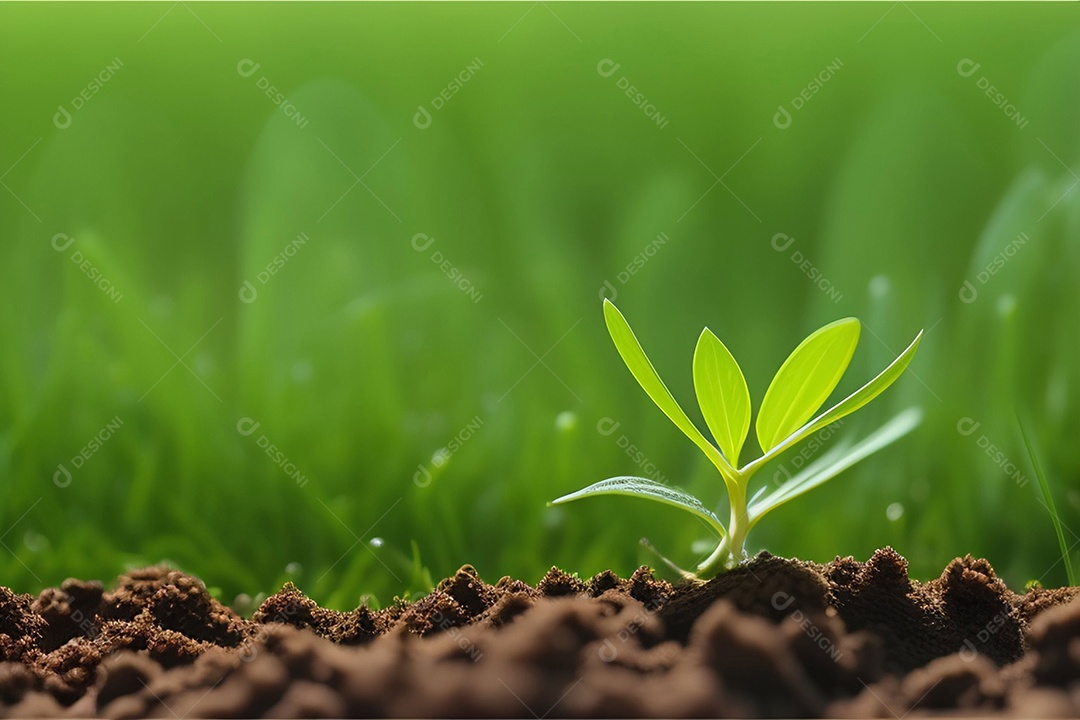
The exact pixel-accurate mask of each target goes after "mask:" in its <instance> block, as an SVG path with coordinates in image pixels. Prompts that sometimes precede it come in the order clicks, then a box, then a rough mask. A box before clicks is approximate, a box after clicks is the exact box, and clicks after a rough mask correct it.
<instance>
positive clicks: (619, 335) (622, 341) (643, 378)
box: [604, 298, 735, 482]
mask: <svg viewBox="0 0 1080 720" xmlns="http://www.w3.org/2000/svg"><path fill="white" fill-rule="evenodd" d="M604 321H605V322H606V323H607V328H608V333H609V334H610V335H611V339H612V341H613V342H614V343H615V348H616V349H617V350H618V351H619V355H620V356H622V359H623V362H624V363H626V367H627V368H629V370H630V373H631V374H632V375H633V376H634V379H635V380H637V381H638V384H639V385H641V388H642V389H643V390H644V391H645V392H646V393H647V394H648V396H649V397H650V398H652V401H653V402H654V403H656V406H657V407H658V408H660V409H661V410H663V411H664V414H665V415H667V416H668V417H669V418H670V419H671V421H672V422H673V423H675V425H676V426H677V427H678V428H679V429H680V430H682V431H683V433H684V434H685V435H686V436H687V437H688V438H690V439H691V440H692V441H693V442H694V444H695V445H697V446H698V447H699V448H701V451H702V452H703V453H705V455H706V456H708V458H709V460H711V461H712V463H713V464H714V465H715V466H716V468H717V469H718V470H719V471H720V474H721V475H723V476H724V480H725V481H726V482H731V481H732V480H733V479H734V478H735V468H733V467H732V466H731V465H730V464H729V463H728V461H727V460H726V459H725V458H724V457H723V456H722V455H721V454H720V453H719V451H717V449H716V447H715V446H713V445H712V443H710V442H709V441H708V440H707V439H705V436H704V435H702V434H701V431H700V430H698V429H697V427H695V426H694V423H693V422H691V421H690V418H688V417H687V416H686V413H685V412H683V409H682V408H681V407H679V403H677V402H676V401H675V398H674V397H673V396H672V394H671V391H670V390H668V389H667V386H666V385H665V384H664V381H663V380H661V379H660V375H659V374H658V373H657V372H656V368H654V367H653V364H652V362H650V361H649V358H648V357H647V356H646V355H645V351H644V350H643V349H642V347H641V343H639V342H638V339H637V337H636V336H635V335H634V331H633V330H631V329H630V325H629V323H627V322H626V318H624V317H623V315H622V313H621V312H619V309H618V308H617V307H615V305H614V303H612V302H611V301H610V300H608V299H607V298H605V299H604Z"/></svg>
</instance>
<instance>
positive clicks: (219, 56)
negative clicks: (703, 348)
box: [0, 3, 1080, 608]
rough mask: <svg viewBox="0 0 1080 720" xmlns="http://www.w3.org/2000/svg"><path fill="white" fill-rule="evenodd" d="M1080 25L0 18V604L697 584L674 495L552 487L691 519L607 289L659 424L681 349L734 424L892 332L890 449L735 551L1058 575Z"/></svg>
mask: <svg viewBox="0 0 1080 720" xmlns="http://www.w3.org/2000/svg"><path fill="white" fill-rule="evenodd" d="M1078 28H1080V10H1078V9H1077V8H1076V6H1075V5H1072V4H1061V5H1058V4H1041V5H1030V6H1022V7H1021V6H1016V5H996V4H993V5H981V6H969V5H965V6H964V7H962V8H961V7H959V6H954V5H937V4H921V3H918V4H912V5H891V4H888V3H885V4H876V3H875V4H858V5H857V4H838V5H803V4H794V5H792V4H750V5H743V4H677V5H662V6H661V5H656V4H632V5H625V6H613V5H610V4H601V5H593V4H575V5H569V4H560V3H548V4H537V5H532V4H529V3H524V4H501V3H484V4H475V5H449V4H434V5H427V4H406V5H381V4H345V3H340V4H338V3H331V4H318V5H306V6H300V5H295V4H288V3H272V4H268V5H263V6H260V5H255V4H228V5H216V4H204V3H193V4H176V5H172V4H168V3H162V4H158V3H155V4H122V5H108V4H88V5H83V4H77V5H67V4H62V3H50V4H47V5H32V4H0V90H2V103H3V110H4V111H3V112H2V113H0V173H3V174H2V175H0V183H2V184H3V191H2V192H0V243H2V248H3V254H2V258H3V259H2V261H0V294H2V299H3V304H4V306H5V310H4V311H3V313H2V314H0V338H2V344H0V533H2V535H0V542H2V545H3V546H2V547H0V580H2V582H3V584H5V585H9V586H11V587H13V588H15V589H17V590H19V591H23V592H32V591H36V590H37V589H39V588H40V587H42V586H44V585H49V584H55V583H58V582H60V581H61V580H63V579H64V578H65V577H69V576H79V577H98V578H111V577H113V576H114V575H115V574H117V573H118V572H121V571H122V570H123V569H124V568H126V567H129V566H132V565H138V564H146V563H153V562H158V561H170V562H173V563H175V564H177V565H178V566H180V567H182V568H183V569H185V570H188V571H190V572H193V573H195V574H198V575H199V576H200V577H202V578H203V579H204V580H205V581H206V582H207V584H208V585H210V586H212V587H214V588H218V589H219V590H220V591H221V593H222V596H223V597H225V598H226V599H230V598H231V597H233V596H234V595H236V594H237V593H240V592H246V593H250V594H255V593H258V592H272V591H274V590H276V589H277V588H278V587H279V586H280V584H281V583H282V582H284V581H285V580H294V581H296V582H297V583H298V584H299V585H300V586H301V587H302V588H303V589H304V590H305V591H307V592H308V593H309V594H310V595H311V596H313V597H315V598H316V599H318V600H319V601H320V602H323V603H326V604H330V605H333V606H337V607H342V608H346V607H354V606H355V605H356V603H357V601H358V598H359V597H360V596H362V595H368V596H371V597H374V598H377V600H378V601H380V602H382V603H385V602H387V601H389V600H390V599H391V598H392V597H393V596H394V595H403V594H405V593H408V592H413V591H420V590H425V589H427V587H428V585H429V584H430V581H431V580H432V579H436V580H437V579H438V578H440V577H442V576H445V575H447V574H449V573H452V572H453V571H454V570H455V569H457V567H458V566H460V565H462V564H464V563H471V564H473V565H474V566H476V568H477V569H478V570H479V571H480V572H481V574H482V575H483V576H484V577H485V578H488V579H490V580H494V579H497V578H498V577H499V576H501V575H504V574H509V575H515V576H518V577H521V578H523V579H525V580H528V581H535V580H537V579H539V577H540V576H541V575H542V574H543V573H544V571H545V570H546V569H547V568H548V567H550V566H551V565H553V564H558V565H560V566H562V567H565V568H567V569H569V570H574V571H578V572H580V573H582V574H591V573H594V572H597V571H599V570H602V569H604V568H607V567H612V568H614V569H615V570H617V571H619V572H624V573H625V572H628V571H630V570H631V569H632V568H634V567H636V565H637V564H639V563H642V562H652V561H653V558H651V557H649V556H647V555H645V554H643V551H642V550H641V549H640V547H639V546H638V543H637V541H638V539H639V538H640V537H642V536H648V537H649V538H650V539H651V540H652V542H653V543H654V544H655V545H656V546H657V547H658V548H660V549H661V550H662V551H663V552H664V553H665V554H667V555H669V556H670V557H672V559H674V560H676V561H678V562H680V564H682V565H684V566H688V565H692V564H693V563H694V562H695V561H696V560H698V559H700V557H699V554H700V553H699V552H698V551H697V550H700V547H699V548H698V549H697V550H696V549H695V548H694V544H695V542H696V541H699V540H702V539H704V538H703V536H702V529H701V527H700V526H699V525H698V523H696V522H694V521H693V520H692V519H689V518H688V517H687V516H684V514H683V513H680V512H679V511H677V510H674V509H666V508H662V507H654V506H652V505H651V504H649V503H643V502H640V501H636V500H633V499H610V500H609V499H604V500H599V499H598V500H593V501H584V502H581V503H575V504H573V505H569V506H565V507H559V508H548V507H546V506H545V502H546V501H547V500H550V499H552V498H554V497H556V496H558V495H561V494H564V493H566V492H569V491H571V490H574V489H577V488H578V487H581V486H583V485H585V484H588V483H590V482H593V481H596V480H600V479H602V478H605V477H608V476H612V475H621V474H645V473H647V472H648V473H653V474H654V475H656V476H658V477H661V478H663V479H665V480H666V481H667V482H669V483H671V484H673V485H678V486H680V487H683V488H685V489H687V490H689V491H692V492H694V493H695V494H696V495H698V496H699V497H702V498H705V499H707V500H709V501H710V502H712V501H717V502H719V501H720V500H721V498H722V495H723V490H722V486H721V484H720V481H719V478H718V477H717V476H715V474H714V471H712V470H711V469H710V467H709V466H708V464H707V462H706V461H705V459H704V458H703V457H701V455H700V453H699V452H698V451H697V450H696V449H695V448H694V447H693V446H692V445H691V444H690V443H689V442H687V441H686V439H685V438H684V437H682V436H681V434H680V433H679V432H678V431H677V430H676V429H675V427H674V426H672V425H671V424H670V423H669V422H668V420H667V419H666V418H664V417H663V415H662V414H661V413H660V412H659V411H658V410H657V409H656V408H655V407H654V406H653V405H652V404H651V402H650V401H649V399H648V398H647V397H646V396H645V395H644V393H642V392H641V391H640V390H639V389H638V388H637V386H636V384H635V383H634V381H633V379H632V378H631V377H630V374H629V372H627V371H626V369H625V367H623V365H622V363H621V362H620V360H619V358H618V356H617V354H616V352H615V349H614V348H613V347H612V345H611V342H610V340H609V338H608V337H607V334H606V331H605V329H604V323H603V316H602V313H601V297H604V296H607V297H612V296H615V295H617V301H618V304H619V306H620V308H621V309H622V310H623V312H624V313H626V315H627V317H628V319H629V320H630V322H631V324H632V325H633V327H634V328H635V330H636V331H637V332H638V334H639V336H640V337H641V340H642V342H643V344H644V345H645V347H646V349H647V350H648V351H649V353H650V355H651V357H652V359H653V361H654V362H655V363H656V365H657V367H658V369H659V370H660V373H661V375H662V376H663V377H664V378H665V379H667V381H668V383H669V386H670V387H671V389H672V391H673V392H674V394H675V395H676V397H679V398H682V399H683V400H684V407H688V408H689V407H692V406H693V401H692V398H693V387H692V381H691V373H690V358H691V354H692V351H693V346H694V341H695V340H696V338H697V334H698V332H699V331H700V330H701V328H702V327H703V326H705V325H708V326H709V327H710V328H711V329H712V330H713V331H714V332H716V334H717V335H718V336H719V337H720V338H721V339H723V340H724V342H725V343H726V344H727V345H728V347H730V348H731V349H732V351H733V352H734V353H735V355H736V357H738V358H739V360H740V362H741V363H742V365H743V368H744V371H745V373H746V376H747V381H748V383H749V386H750V389H751V393H752V395H753V396H754V397H755V398H756V399H758V400H760V398H761V396H762V395H763V394H764V391H765V387H766V385H767V383H768V381H769V378H771V377H772V374H773V373H774V372H775V370H776V369H777V367H778V366H779V364H780V363H781V362H782V360H783V359H784V357H786V355H787V353H789V352H790V351H791V349H792V348H794V346H795V345H796V344H797V343H798V342H799V340H801V339H802V338H803V337H804V336H805V335H806V334H807V333H808V332H810V331H811V330H813V329H814V328H816V327H818V326H820V325H822V324H824V323H825V322H828V321H830V320H833V319H836V318H839V317H843V316H848V315H854V316H857V317H859V318H861V319H862V320H863V321H864V323H865V329H864V332H863V339H862V342H861V345H860V347H859V349H858V351H857V353H856V355H855V359H854V361H853V363H852V367H851V369H850V370H849V376H848V377H846V378H845V380H844V381H843V382H842V384H841V386H840V391H845V390H848V391H850V390H851V389H853V388H854V387H857V386H858V385H859V384H861V383H862V382H864V381H866V380H867V379H869V378H870V377H871V376H872V375H873V374H875V373H876V372H877V371H878V370H879V369H880V368H882V367H884V366H885V364H887V363H888V362H889V361H890V360H891V359H892V357H894V356H895V354H896V353H897V352H899V350H901V349H902V348H903V346H904V345H905V344H906V343H907V342H908V341H909V340H910V339H911V338H912V337H913V336H914V335H915V333H916V332H917V331H918V330H919V329H920V328H925V329H926V336H925V339H924V341H923V345H922V348H921V349H920V352H919V355H918V357H917V358H916V360H915V363H914V365H913V366H912V368H911V371H910V372H909V373H908V375H907V376H905V377H904V378H902V379H901V381H900V382H899V383H898V384H897V385H896V386H895V387H894V388H892V389H890V390H889V391H888V393H887V394H886V395H884V396H883V397H882V399H881V400H880V401H878V403H877V404H878V405H880V407H877V408H875V407H870V408H867V409H865V410H863V411H861V412H860V413H858V414H856V415H854V416H852V417H851V418H850V419H849V420H848V421H847V422H845V424H844V427H843V428H842V432H843V433H847V432H852V433H861V434H866V433H867V432H868V431H869V430H870V429H872V427H873V426H874V425H875V424H876V423H880V422H882V421H884V420H885V419H886V418H888V417H889V416H890V415H891V414H892V413H895V412H896V411H899V410H901V409H903V408H906V407H909V406H912V405H918V406H921V407H922V408H923V409H924V410H925V413H926V418H925V420H924V421H923V424H922V425H921V426H920V427H919V428H918V429H916V430H915V431H914V432H913V433H912V434H911V435H910V436H908V437H906V438H904V439H903V440H901V441H900V442H899V443H897V444H896V445H894V446H892V447H890V448H888V449H887V450H886V451H884V452H882V453H881V454H879V455H877V456H874V457H873V458H871V459H869V460H867V461H865V462H864V463H862V464H861V465H859V466H857V467H855V468H853V469H851V470H849V471H848V472H846V473H845V474H844V475H842V476H841V477H839V478H837V479H836V480H834V481H832V482H831V483H829V484H828V485H827V486H825V487H824V488H821V489H819V490H816V491H815V492H813V493H811V494H809V495H808V496H806V497H805V498H804V499H802V500H799V501H796V502H793V503H792V504H790V505H788V506H785V507H784V508H782V509H780V510H778V511H776V513H775V514H774V515H773V516H772V517H771V518H770V519H769V520H767V521H765V522H764V523H762V525H761V526H760V527H759V528H757V529H755V531H754V533H753V534H751V536H750V546H751V549H752V550H756V549H762V548H765V549H768V550H769V551H771V552H774V553H777V554H783V555H788V556H798V557H803V558H807V559H814V560H820V561H825V560H829V559H831V558H832V557H833V556H835V555H837V554H840V555H848V554H852V555H854V556H855V557H857V558H866V557H867V556H868V555H869V554H870V553H871V552H872V551H873V549H874V548H876V547H879V546H882V545H886V544H889V545H892V546H894V547H895V548H897V549H898V550H899V551H900V552H901V553H903V554H904V555H905V556H906V557H908V558H909V560H910V561H911V570H912V573H913V574H914V575H915V576H916V577H921V578H927V577H931V576H934V575H936V574H937V573H938V572H939V571H940V570H941V568H943V567H944V565H945V563H947V562H948V560H950V559H951V558H953V557H954V556H956V555H962V554H964V553H972V554H976V555H983V556H986V557H987V558H989V559H990V560H991V562H992V563H993V564H994V566H995V567H996V568H998V570H999V571H1000V572H1001V573H1002V574H1003V575H1004V577H1005V578H1006V579H1007V580H1008V581H1009V582H1010V583H1011V584H1012V585H1013V586H1014V587H1019V586H1022V584H1023V583H1024V582H1026V581H1028V580H1031V579H1036V578H1038V579H1041V581H1042V582H1043V583H1044V584H1046V585H1055V584H1061V583H1063V582H1064V581H1065V571H1064V567H1063V565H1062V564H1061V563H1060V552H1059V550H1058V544H1057V541H1056V538H1055V534H1054V530H1053V527H1052V524H1051V523H1050V519H1049V516H1048V515H1047V512H1046V510H1045V509H1044V507H1043V505H1042V504H1041V502H1040V499H1039V498H1040V496H1039V494H1038V488H1037V483H1036V482H1034V479H1035V476H1034V472H1033V470H1032V469H1031V468H1030V466H1029V464H1028V460H1027V454H1026V452H1025V450H1024V448H1023V444H1022V443H1021V442H1020V437H1019V434H1018V432H1017V425H1016V415H1017V413H1021V414H1022V415H1024V416H1026V417H1028V418H1030V430H1031V435H1032V439H1033V441H1034V442H1035V443H1036V444H1037V445H1038V446H1039V447H1040V448H1041V450H1042V452H1043V454H1044V466H1045V470H1046V472H1047V475H1048V476H1049V478H1050V480H1051V483H1052V487H1053V488H1054V492H1055V493H1056V499H1057V507H1058V510H1059V511H1060V513H1061V518H1062V520H1063V522H1064V524H1065V526H1066V528H1068V527H1074V528H1076V530H1077V531H1078V532H1080V493H1078V490H1080V486H1078V482H1080V455H1078V454H1077V453H1076V450H1075V447H1076V441H1075V438H1074V436H1073V433H1074V432H1075V429H1076V428H1077V427H1078V424H1080V412H1078V408H1080V406H1078V404H1077V402H1076V400H1077V398H1078V396H1080V388H1078V382H1080V362H1078V356H1080V333H1078V332H1077V327H1078V324H1077V310H1078V309H1080V284H1078V283H1077V282H1076V277H1077V274H1078V273H1080V190H1078V189H1077V185H1078V182H1080V180H1078V174H1077V173H1078V172H1080V162H1078V161H1080V133H1078V132H1077V128H1078V127H1080V92H1078V90H1077V88H1078V87H1080V30H1078ZM1006 38H1007V41H1006ZM691 414H692V416H695V417H696V414H695V413H691ZM753 450H756V448H754V449H753ZM753 450H750V449H748V450H747V452H752V451H753ZM789 462H791V461H789ZM780 472H781V469H780V468H779V466H777V467H774V468H766V470H765V471H763V473H762V474H761V475H760V476H759V478H760V480H759V481H760V482H771V481H772V478H774V477H778V473H780ZM1065 535H1066V539H1067V540H1068V541H1069V542H1070V543H1071V542H1074V541H1076V540H1077V537H1076V536H1074V535H1072V534H1071V531H1069V530H1067V529H1066V532H1065Z"/></svg>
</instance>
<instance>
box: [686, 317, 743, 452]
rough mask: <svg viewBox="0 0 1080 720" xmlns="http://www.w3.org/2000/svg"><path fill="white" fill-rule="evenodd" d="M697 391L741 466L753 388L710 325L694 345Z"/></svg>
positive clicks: (723, 446)
mask: <svg viewBox="0 0 1080 720" xmlns="http://www.w3.org/2000/svg"><path fill="white" fill-rule="evenodd" d="M694 391H695V392H696V393H697V399H698V405H700V406H701V414H702V415H704V416H705V423H706V424H707V425H708V426H709V430H710V431H711V432H712V434H713V437H714V438H716V442H717V444H718V445H719V446H720V450H722V451H723V453H724V456H725V457H726V458H727V460H728V462H730V463H731V464H732V465H733V466H734V467H738V466H739V452H740V451H741V450H742V446H743V442H744V441H745V440H746V434H747V433H748V432H749V431H750V389H749V388H748V387H747V386H746V378H744V377H743V374H742V370H741V369H740V368H739V363H737V362H735V358H734V357H733V356H732V354H731V352H730V351H729V350H728V349H727V347H725V346H724V343H722V342H720V339H719V338H718V337H716V335H714V334H713V333H712V331H711V330H709V328H705V329H704V330H702V331H701V336H700V337H698V342H697V347H696V348H695V349H694Z"/></svg>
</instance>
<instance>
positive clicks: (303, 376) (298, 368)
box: [292, 360, 312, 383]
mask: <svg viewBox="0 0 1080 720" xmlns="http://www.w3.org/2000/svg"><path fill="white" fill-rule="evenodd" d="M311 375H312V367H311V363H310V362H308V361H307V360H297V361H296V362H294V363H293V366H292V379H293V380H295V381H296V382H298V383H306V382H308V381H310V380H311Z"/></svg>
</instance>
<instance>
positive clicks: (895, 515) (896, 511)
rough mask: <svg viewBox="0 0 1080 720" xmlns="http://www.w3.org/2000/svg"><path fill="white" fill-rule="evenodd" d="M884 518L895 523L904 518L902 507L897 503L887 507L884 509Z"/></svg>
mask: <svg viewBox="0 0 1080 720" xmlns="http://www.w3.org/2000/svg"><path fill="white" fill-rule="evenodd" d="M885 517H887V518H889V520H891V521H892V522H896V521H897V520H899V519H900V518H902V517H904V506H903V505H901V504H900V503H898V502H894V503H892V504H891V505H889V507H887V508H885Z"/></svg>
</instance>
